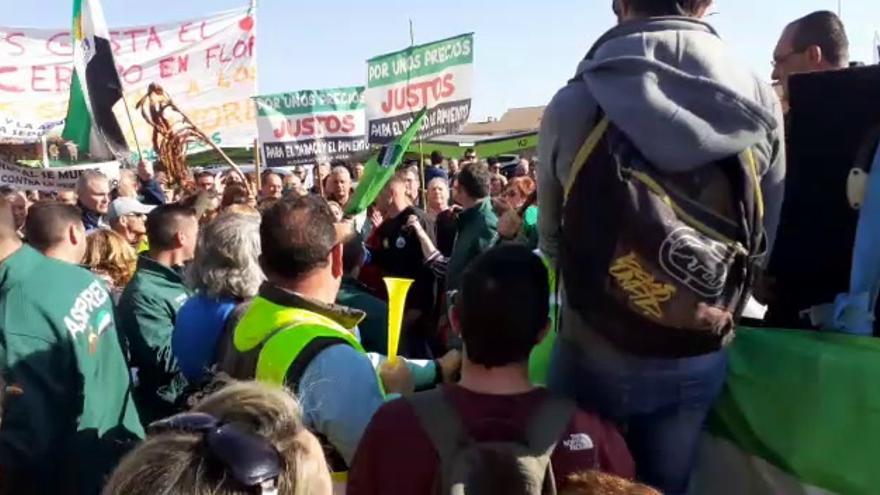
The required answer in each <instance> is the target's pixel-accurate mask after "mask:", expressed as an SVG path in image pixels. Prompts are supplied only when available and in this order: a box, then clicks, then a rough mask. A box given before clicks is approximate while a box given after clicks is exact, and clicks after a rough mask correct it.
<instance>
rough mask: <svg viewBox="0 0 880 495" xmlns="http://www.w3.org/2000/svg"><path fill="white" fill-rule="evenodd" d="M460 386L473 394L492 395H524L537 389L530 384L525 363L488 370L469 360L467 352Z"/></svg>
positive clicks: (462, 366) (462, 367)
mask: <svg viewBox="0 0 880 495" xmlns="http://www.w3.org/2000/svg"><path fill="white" fill-rule="evenodd" d="M458 384H459V385H460V386H461V387H463V388H465V389H467V390H470V391H471V392H477V393H480V394H492V395H515V394H524V393H527V392H531V391H532V390H534V389H535V386H534V385H532V383H531V382H529V371H528V366H527V365H526V364H525V363H516V364H509V365H507V366H500V367H496V368H487V367H485V366H482V365H479V364H475V363H473V362H471V361H470V360H469V359H467V351H465V359H464V361H463V362H462V365H461V381H459V382H458Z"/></svg>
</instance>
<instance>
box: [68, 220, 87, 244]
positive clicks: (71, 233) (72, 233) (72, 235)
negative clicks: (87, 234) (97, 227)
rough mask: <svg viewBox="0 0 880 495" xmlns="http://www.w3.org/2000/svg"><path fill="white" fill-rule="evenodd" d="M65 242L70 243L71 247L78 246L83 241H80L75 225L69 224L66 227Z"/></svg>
mask: <svg viewBox="0 0 880 495" xmlns="http://www.w3.org/2000/svg"><path fill="white" fill-rule="evenodd" d="M67 240H68V241H69V242H70V244H71V245H72V246H77V245H79V244H80V243H81V242H82V241H83V240H84V239H82V238H81V237H80V235H79V232H78V231H77V228H76V225H74V224H70V225H69V226H68V227H67Z"/></svg>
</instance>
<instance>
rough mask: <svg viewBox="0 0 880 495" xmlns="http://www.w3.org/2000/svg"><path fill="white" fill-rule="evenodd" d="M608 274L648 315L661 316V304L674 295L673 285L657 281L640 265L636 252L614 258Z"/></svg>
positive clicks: (631, 300) (630, 299)
mask: <svg viewBox="0 0 880 495" xmlns="http://www.w3.org/2000/svg"><path fill="white" fill-rule="evenodd" d="M608 274H609V275H611V276H612V277H614V280H615V281H616V282H617V284H618V285H619V286H620V288H621V289H623V291H624V292H626V293H627V295H628V296H629V301H630V303H632V304H633V305H635V306H636V307H637V308H639V310H640V311H641V312H642V313H643V314H644V315H645V316H648V317H653V318H656V319H658V320H659V319H661V318H663V309H662V307H661V305H662V304H663V303H665V302H667V301H669V300H670V299H672V296H674V295H675V291H676V289H675V287H674V286H672V285H669V284H664V283H662V282H657V280H656V279H655V278H654V276H653V275H651V274H650V273H649V272H648V271H647V270H645V269H644V267H642V264H641V263H639V258H638V256H636V253H630V254H628V255H626V256H621V257H620V258H617V259H616V260H614V263H612V265H611V268H609V269H608Z"/></svg>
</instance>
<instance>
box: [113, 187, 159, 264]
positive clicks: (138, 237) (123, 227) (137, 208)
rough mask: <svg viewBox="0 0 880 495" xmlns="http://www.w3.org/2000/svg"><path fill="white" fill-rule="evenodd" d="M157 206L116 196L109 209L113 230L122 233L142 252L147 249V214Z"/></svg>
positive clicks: (136, 249) (137, 250)
mask: <svg viewBox="0 0 880 495" xmlns="http://www.w3.org/2000/svg"><path fill="white" fill-rule="evenodd" d="M153 208H155V206H147V205H145V204H143V203H141V202H140V201H138V200H136V199H134V198H125V197H121V198H116V199H114V200H113V202H112V203H110V208H109V209H108V210H107V222H108V223H109V224H110V228H111V229H112V230H113V232H116V233H117V234H119V235H121V236H122V237H124V238H125V240H126V241H128V243H129V244H130V245H131V247H133V248H134V249H135V251H136V252H138V253H140V252H143V251H146V249H147V247H148V245H147V215H148V214H149V213H150V212H151V211H153Z"/></svg>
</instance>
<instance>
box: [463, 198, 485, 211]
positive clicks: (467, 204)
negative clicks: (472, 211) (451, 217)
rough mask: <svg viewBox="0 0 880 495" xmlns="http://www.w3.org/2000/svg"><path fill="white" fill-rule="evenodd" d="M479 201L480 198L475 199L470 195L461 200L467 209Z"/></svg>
mask: <svg viewBox="0 0 880 495" xmlns="http://www.w3.org/2000/svg"><path fill="white" fill-rule="evenodd" d="M479 202H480V200H479V199H474V198H471V197H470V196H468V197H466V198H463V199H460V200H459V203H460V204H461V207H462V208H464V209H465V210H467V209H468V208H473V207H474V206H476V205H477V203H479Z"/></svg>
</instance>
